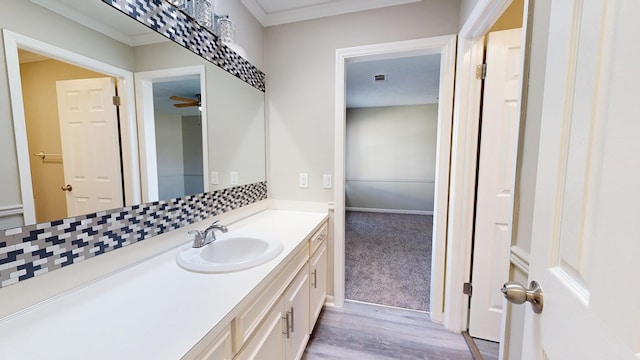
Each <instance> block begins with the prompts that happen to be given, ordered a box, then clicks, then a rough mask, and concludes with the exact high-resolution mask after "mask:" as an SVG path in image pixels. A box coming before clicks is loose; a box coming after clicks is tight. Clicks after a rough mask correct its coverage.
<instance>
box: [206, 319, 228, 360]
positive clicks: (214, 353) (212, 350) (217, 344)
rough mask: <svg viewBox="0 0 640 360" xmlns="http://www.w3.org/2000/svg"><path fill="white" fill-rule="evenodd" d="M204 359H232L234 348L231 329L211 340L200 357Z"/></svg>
mask: <svg viewBox="0 0 640 360" xmlns="http://www.w3.org/2000/svg"><path fill="white" fill-rule="evenodd" d="M198 359H203V360H231V359H233V350H232V348H231V329H229V328H228V327H227V329H226V330H225V331H224V332H223V333H222V334H220V335H219V336H218V337H216V339H215V340H214V341H213V342H211V344H210V345H209V346H208V348H207V349H206V350H205V351H204V352H203V353H202V354H201V355H200V356H199V357H198Z"/></svg>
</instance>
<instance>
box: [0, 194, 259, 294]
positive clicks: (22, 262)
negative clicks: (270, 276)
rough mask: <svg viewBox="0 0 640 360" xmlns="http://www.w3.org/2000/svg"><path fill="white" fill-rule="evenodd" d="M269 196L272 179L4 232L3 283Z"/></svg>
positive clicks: (0, 248) (0, 245)
mask: <svg viewBox="0 0 640 360" xmlns="http://www.w3.org/2000/svg"><path fill="white" fill-rule="evenodd" d="M266 198H267V183H266V182H259V183H255V184H250V185H244V186H237V187H233V188H228V189H223V190H218V191H213V192H209V193H203V194H196V195H191V196H186V197H183V198H176V199H169V200H163V201H157V202H152V203H147V204H140V205H135V206H129V207H125V208H120V209H114V210H108V211H101V212H98V213H94V214H89V215H83V216H78V217H73V218H67V219H63V220H57V221H52V222H48V223H41V224H35V225H29V226H24V227H20V228H15V229H8V230H1V231H0V287H5V286H8V285H12V284H15V283H17V282H19V281H23V280H26V279H29V278H32V277H34V276H38V275H41V274H45V273H48V272H50V271H53V270H55V269H59V268H61V267H64V266H68V265H71V264H75V263H78V262H80V261H83V260H86V259H89V258H92V257H94V256H98V255H101V254H104V253H106V252H109V251H112V250H115V249H119V248H121V247H124V246H126V245H130V244H133V243H136V242H139V241H143V240H146V239H149V238H151V237H153V236H156V235H160V234H163V233H166V232H169V231H171V230H175V229H178V228H181V227H183V226H186V225H189V224H192V223H195V222H198V221H202V220H205V219H207V218H210V217H212V216H215V215H219V214H222V213H224V212H227V211H230V210H234V209H238V208H241V207H243V206H246V205H250V204H252V203H255V202H258V201H261V200H265V199H266Z"/></svg>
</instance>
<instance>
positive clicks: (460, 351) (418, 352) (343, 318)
mask: <svg viewBox="0 0 640 360" xmlns="http://www.w3.org/2000/svg"><path fill="white" fill-rule="evenodd" d="M302 358H303V359H307V360H316V359H320V360H326V359H329V360H343V359H353V360H383V359H394V360H400V359H429V360H432V359H433V360H440V359H442V360H444V359H448V360H457V359H461V360H462V359H473V357H472V356H471V353H470V352H469V348H468V347H467V344H466V343H465V341H464V338H463V337H462V335H460V334H456V333H452V332H450V331H448V330H445V329H444V328H443V327H442V326H441V325H439V324H436V323H433V322H431V320H430V319H429V315H428V314H426V313H423V312H417V311H410V310H402V309H395V308H388V307H382V306H377V305H370V304H364V303H358V302H351V301H347V302H345V305H344V307H342V308H336V307H325V309H324V310H323V312H322V314H321V315H320V318H319V319H318V323H317V324H316V328H315V330H314V333H313V335H312V337H311V339H310V340H309V344H308V345H307V349H306V351H305V354H304V356H303V357H302Z"/></svg>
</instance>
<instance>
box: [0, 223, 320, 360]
mask: <svg viewBox="0 0 640 360" xmlns="http://www.w3.org/2000/svg"><path fill="white" fill-rule="evenodd" d="M210 223H211V221H207V222H202V223H200V224H195V225H193V226H190V227H187V228H183V229H179V230H176V231H173V232H170V233H167V234H163V235H160V236H159V237H164V238H165V239H164V240H165V241H167V239H168V238H169V237H171V239H168V240H169V241H174V242H175V243H176V244H177V246H176V245H174V246H173V247H172V248H170V249H167V250H165V251H164V252H161V253H160V254H158V255H157V256H154V257H151V258H149V259H146V260H144V261H141V262H138V263H135V264H130V265H128V266H126V267H125V268H123V269H120V270H119V271H116V272H113V273H111V274H109V275H107V276H104V277H102V278H99V279H95V280H93V281H91V282H89V283H87V284H85V285H83V286H80V287H76V288H74V289H71V290H69V291H66V292H65V293H62V294H60V295H57V296H55V297H52V298H50V299H48V300H46V301H44V302H42V303H39V304H37V305H35V306H31V307H29V308H27V309H24V310H22V311H19V312H17V313H14V314H12V315H9V316H7V317H5V318H4V319H2V320H0V358H2V359H38V358H47V359H180V358H184V359H260V358H261V359H298V358H300V357H301V356H302V353H303V352H304V349H305V346H306V343H307V341H308V339H309V335H310V333H311V331H312V329H313V326H314V324H315V322H316V319H317V317H318V315H319V312H320V310H321V308H322V305H323V303H324V301H325V298H326V270H327V242H328V215H327V213H326V212H302V211H284V210H265V211H262V212H259V213H257V214H255V215H253V216H250V217H248V218H246V219H243V220H240V221H238V222H236V223H233V224H231V225H229V226H228V228H229V233H230V234H233V233H234V232H238V233H253V234H264V236H268V237H271V238H277V239H279V240H280V241H281V242H282V244H283V251H282V252H281V253H280V254H279V255H278V256H277V257H275V258H274V259H273V260H270V261H268V262H266V263H264V264H262V265H258V266H255V267H253V268H250V269H246V270H242V271H235V272H228V273H216V274H203V273H197V272H191V271H187V270H185V269H183V268H181V267H180V266H178V264H177V263H176V256H177V255H178V254H179V253H180V252H181V251H182V250H183V249H184V248H185V247H189V246H191V241H190V239H189V236H188V235H187V231H188V230H189V229H193V228H205V227H206V226H207V225H209V224H210ZM151 241H155V240H151ZM121 251H127V249H123V250H121ZM90 262H91V260H87V261H86V263H87V264H90ZM45 276H50V277H55V276H64V272H63V271H56V272H54V273H51V274H48V275H45ZM16 286H19V285H16Z"/></svg>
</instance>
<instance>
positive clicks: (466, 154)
mask: <svg viewBox="0 0 640 360" xmlns="http://www.w3.org/2000/svg"><path fill="white" fill-rule="evenodd" d="M511 2H512V0H480V1H478V3H477V4H476V6H475V7H474V9H473V11H472V12H471V14H470V15H469V17H468V18H467V20H466V22H465V23H464V25H463V27H462V29H461V30H460V32H459V33H458V54H457V57H458V59H457V64H456V94H455V104H454V112H453V113H454V119H453V123H454V128H453V141H452V150H451V179H450V181H451V183H450V187H451V189H450V194H449V223H448V229H447V238H448V242H447V269H446V281H445V284H446V286H445V316H444V326H445V327H446V328H447V329H449V330H452V331H456V332H461V331H465V330H467V324H468V317H469V299H468V297H467V296H466V295H464V294H463V286H464V283H465V282H468V281H469V278H470V274H471V260H472V259H471V256H472V239H473V222H474V207H475V187H476V169H477V151H478V133H479V126H480V123H479V119H480V104H481V101H482V97H481V95H482V91H481V90H482V89H481V85H482V84H481V81H478V80H477V79H476V66H477V65H479V64H482V62H483V58H484V56H483V53H484V35H485V34H486V33H487V32H489V30H490V29H491V27H492V26H493V24H495V22H496V21H497V20H498V19H499V18H500V16H501V15H502V14H503V13H504V11H505V10H506V9H507V7H509V5H511ZM526 2H527V0H525V8H526V7H527V6H526ZM525 31H526V30H525V29H524V27H523V32H525ZM523 46H526V44H523ZM496 291H497V289H496Z"/></svg>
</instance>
